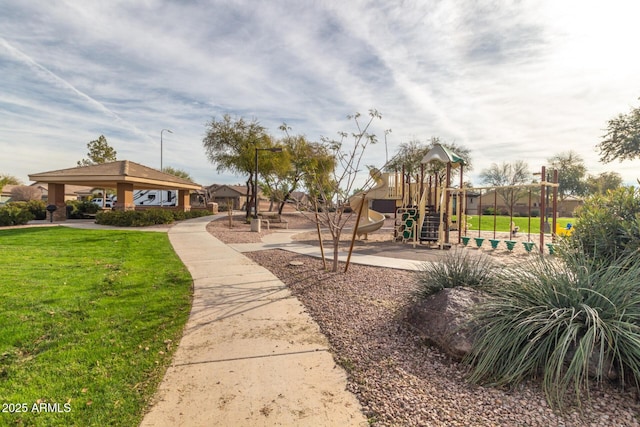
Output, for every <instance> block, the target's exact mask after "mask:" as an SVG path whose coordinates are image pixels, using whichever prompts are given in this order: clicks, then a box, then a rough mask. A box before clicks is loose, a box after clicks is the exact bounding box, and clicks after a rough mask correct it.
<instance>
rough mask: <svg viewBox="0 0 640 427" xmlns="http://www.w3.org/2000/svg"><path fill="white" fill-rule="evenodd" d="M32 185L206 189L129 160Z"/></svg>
mask: <svg viewBox="0 0 640 427" xmlns="http://www.w3.org/2000/svg"><path fill="white" fill-rule="evenodd" d="M29 179H30V180H32V181H39V182H46V183H53V184H69V185H82V186H89V187H99V188H116V187H117V184H133V188H134V189H135V190H140V189H144V190H149V189H158V190H160V189H162V190H164V189H166V190H175V189H181V190H200V189H202V186H201V185H199V184H196V183H193V182H191V181H189V180H186V179H184V178H180V177H177V176H175V175H171V174H169V173H164V172H160V171H159V170H157V169H153V168H149V167H147V166H144V165H141V164H139V163H135V162H131V161H129V160H118V161H115V162H110V163H102V164H98V165H91V166H77V167H74V168H69V169H60V170H55V171H49V172H40V173H34V174H30V175H29Z"/></svg>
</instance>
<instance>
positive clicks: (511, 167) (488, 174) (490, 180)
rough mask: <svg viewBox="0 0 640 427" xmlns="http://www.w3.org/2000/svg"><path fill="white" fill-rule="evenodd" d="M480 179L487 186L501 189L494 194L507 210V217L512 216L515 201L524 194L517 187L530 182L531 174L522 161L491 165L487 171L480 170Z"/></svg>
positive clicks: (525, 163)
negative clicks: (497, 195) (496, 194)
mask: <svg viewBox="0 0 640 427" xmlns="http://www.w3.org/2000/svg"><path fill="white" fill-rule="evenodd" d="M480 179H481V180H482V182H483V183H485V184H487V185H492V186H495V187H503V188H497V189H496V192H497V193H498V194H499V195H500V197H502V199H503V200H504V202H505V204H506V205H507V207H508V208H509V215H513V207H514V206H515V204H516V201H517V200H518V199H519V198H520V197H521V196H522V194H524V192H526V190H525V189H524V188H518V187H517V186H518V185H522V184H526V183H528V182H530V181H531V172H529V165H528V164H527V162H525V161H523V160H517V161H516V162H514V163H507V162H502V164H500V165H498V164H497V163H492V164H491V166H490V167H489V168H488V169H483V170H482V172H481V173H480Z"/></svg>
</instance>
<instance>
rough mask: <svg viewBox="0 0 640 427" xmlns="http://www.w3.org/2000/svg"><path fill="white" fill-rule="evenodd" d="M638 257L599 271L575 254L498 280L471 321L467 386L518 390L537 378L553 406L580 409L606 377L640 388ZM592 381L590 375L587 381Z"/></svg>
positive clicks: (599, 266) (505, 274)
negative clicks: (475, 331)
mask: <svg viewBox="0 0 640 427" xmlns="http://www.w3.org/2000/svg"><path fill="white" fill-rule="evenodd" d="M639 261H640V259H639V258H638V256H637V255H635V256H627V257H624V258H619V259H618V260H616V261H615V262H614V263H612V264H610V265H607V266H603V265H602V264H601V263H597V262H595V261H593V260H592V259H588V258H585V257H584V255H582V254H581V253H579V252H573V253H571V252H568V251H567V252H565V253H564V259H563V260H562V261H561V262H558V261H552V260H549V259H547V258H543V257H538V258H535V259H534V260H532V261H531V262H529V263H527V264H525V265H522V266H518V267H513V268H510V269H507V270H505V271H503V272H502V273H501V274H500V279H499V282H500V284H499V286H496V287H495V288H493V289H489V290H488V298H487V300H485V302H484V303H483V304H481V305H480V306H479V307H478V311H477V313H476V318H475V320H476V321H477V324H478V325H480V328H479V331H478V335H477V337H478V338H477V340H476V342H475V344H474V348H473V350H472V352H471V353H470V355H469V357H468V358H467V361H468V362H469V363H470V364H471V365H472V371H471V374H470V380H471V381H472V382H474V383H483V384H492V385H515V384H518V383H519V382H521V381H523V380H525V379H527V378H532V377H534V378H535V377H541V379H542V387H543V390H544V393H545V395H546V398H547V401H548V402H549V404H550V405H552V406H555V407H559V408H561V407H562V406H563V404H565V403H566V401H567V399H571V398H572V399H571V400H573V401H574V402H576V403H578V404H580V402H581V397H582V396H584V395H585V393H586V395H587V397H588V394H589V388H590V386H592V385H593V381H595V383H596V384H597V383H601V382H603V381H604V380H605V379H606V378H611V377H612V376H613V375H612V374H614V372H615V374H616V375H617V377H618V379H619V381H620V384H621V385H623V386H624V385H625V384H632V385H633V386H635V387H636V388H638V385H639V384H640V326H639V325H640V262H639ZM590 376H591V377H593V378H592V380H593V381H592V380H590Z"/></svg>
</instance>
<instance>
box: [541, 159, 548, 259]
mask: <svg viewBox="0 0 640 427" xmlns="http://www.w3.org/2000/svg"><path fill="white" fill-rule="evenodd" d="M540 180H541V183H540V253H543V252H544V218H545V217H546V215H547V204H546V203H545V199H546V195H547V194H546V191H547V187H546V181H547V168H546V167H544V166H542V170H541V171H540Z"/></svg>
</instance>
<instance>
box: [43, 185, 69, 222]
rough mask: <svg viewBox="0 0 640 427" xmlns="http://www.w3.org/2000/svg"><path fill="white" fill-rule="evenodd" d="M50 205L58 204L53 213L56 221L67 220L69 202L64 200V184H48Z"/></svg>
mask: <svg viewBox="0 0 640 427" xmlns="http://www.w3.org/2000/svg"><path fill="white" fill-rule="evenodd" d="M47 199H48V202H47V204H48V205H56V207H57V209H56V211H55V212H54V213H53V220H54V221H66V220H67V204H66V203H65V202H64V184H54V183H52V182H50V183H49V184H48V196H47Z"/></svg>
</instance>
